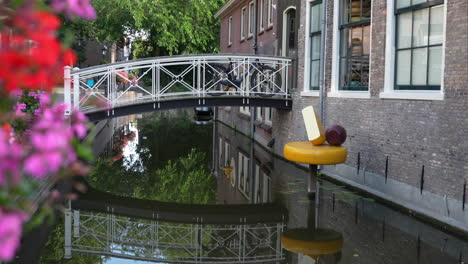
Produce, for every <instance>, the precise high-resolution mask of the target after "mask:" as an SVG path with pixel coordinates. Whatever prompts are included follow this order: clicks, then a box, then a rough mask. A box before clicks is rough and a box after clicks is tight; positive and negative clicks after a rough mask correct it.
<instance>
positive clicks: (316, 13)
mask: <svg viewBox="0 0 468 264" xmlns="http://www.w3.org/2000/svg"><path fill="white" fill-rule="evenodd" d="M321 20H322V1H317V0H316V1H314V2H311V3H310V27H309V28H310V33H309V43H310V44H309V45H310V75H309V90H311V91H318V90H319V89H320V85H319V84H320V54H321V47H320V45H321V39H322V33H321V28H320V26H321Z"/></svg>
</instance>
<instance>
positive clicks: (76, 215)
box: [73, 210, 80, 237]
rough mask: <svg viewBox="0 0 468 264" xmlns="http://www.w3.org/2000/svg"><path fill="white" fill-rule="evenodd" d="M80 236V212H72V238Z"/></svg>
mask: <svg viewBox="0 0 468 264" xmlns="http://www.w3.org/2000/svg"><path fill="white" fill-rule="evenodd" d="M79 236H80V211H78V210H73V237H79Z"/></svg>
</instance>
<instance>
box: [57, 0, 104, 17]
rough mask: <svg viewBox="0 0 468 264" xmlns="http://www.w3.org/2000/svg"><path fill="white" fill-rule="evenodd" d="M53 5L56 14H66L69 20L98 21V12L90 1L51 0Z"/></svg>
mask: <svg viewBox="0 0 468 264" xmlns="http://www.w3.org/2000/svg"><path fill="white" fill-rule="evenodd" d="M51 4H52V8H53V9H54V10H55V11H56V12H64V13H65V14H67V16H68V17H69V18H73V17H75V16H77V17H81V18H84V19H88V20H93V19H96V11H95V10H94V8H93V6H92V5H91V3H90V2H89V0H51Z"/></svg>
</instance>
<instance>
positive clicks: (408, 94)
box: [379, 0, 447, 100]
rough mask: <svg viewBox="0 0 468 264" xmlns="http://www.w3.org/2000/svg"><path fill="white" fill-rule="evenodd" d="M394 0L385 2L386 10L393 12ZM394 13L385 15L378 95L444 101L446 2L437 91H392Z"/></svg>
mask: <svg viewBox="0 0 468 264" xmlns="http://www.w3.org/2000/svg"><path fill="white" fill-rule="evenodd" d="M395 2H396V0H393V1H387V10H395V4H396V3H395ZM395 34H396V15H395V12H394V11H392V12H391V13H389V12H388V13H387V28H386V43H385V84H384V91H383V92H381V93H380V95H379V96H380V98H382V99H407V100H444V80H445V78H444V68H445V40H446V36H447V1H445V2H444V33H443V40H442V61H441V63H442V65H441V71H442V73H441V82H440V90H439V91H416V90H415V91H398V90H394V83H395V81H396V80H395V68H396V67H395V56H396V52H395V49H396V47H395V40H396V36H395Z"/></svg>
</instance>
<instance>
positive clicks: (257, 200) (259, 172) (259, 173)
mask: <svg viewBox="0 0 468 264" xmlns="http://www.w3.org/2000/svg"><path fill="white" fill-rule="evenodd" d="M262 174H263V171H262V170H261V169H260V166H259V165H258V164H255V188H254V194H255V195H254V203H260V202H261V199H262V196H261V193H260V179H261V176H262Z"/></svg>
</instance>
